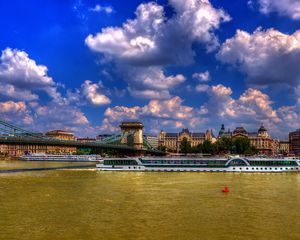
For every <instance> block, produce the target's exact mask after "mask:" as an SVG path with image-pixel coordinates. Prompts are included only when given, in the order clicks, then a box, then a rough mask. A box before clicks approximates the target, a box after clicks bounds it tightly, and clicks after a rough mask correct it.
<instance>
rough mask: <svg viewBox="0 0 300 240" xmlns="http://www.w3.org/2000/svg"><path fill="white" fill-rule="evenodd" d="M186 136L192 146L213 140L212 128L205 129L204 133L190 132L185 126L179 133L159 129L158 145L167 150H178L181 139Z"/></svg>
mask: <svg viewBox="0 0 300 240" xmlns="http://www.w3.org/2000/svg"><path fill="white" fill-rule="evenodd" d="M184 138H186V139H187V141H189V142H190V143H191V146H192V147H195V146H197V145H199V144H202V143H203V142H204V141H205V140H209V141H212V142H214V140H215V138H214V136H213V133H212V130H207V131H206V133H202V132H195V133H193V132H190V131H189V130H188V129H187V128H185V129H182V131H181V132H179V133H168V132H164V131H161V132H160V134H159V143H158V145H159V146H164V147H166V149H167V150H168V151H173V152H179V150H180V143H181V141H182V140H183V139H184Z"/></svg>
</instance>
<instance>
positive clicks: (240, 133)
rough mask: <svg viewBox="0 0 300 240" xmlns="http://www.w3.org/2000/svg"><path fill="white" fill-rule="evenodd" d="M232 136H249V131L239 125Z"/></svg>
mask: <svg viewBox="0 0 300 240" xmlns="http://www.w3.org/2000/svg"><path fill="white" fill-rule="evenodd" d="M232 136H233V137H247V136H248V132H247V131H246V130H245V128H243V127H237V128H236V129H234V131H233V135H232Z"/></svg>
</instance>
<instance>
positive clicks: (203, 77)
mask: <svg viewBox="0 0 300 240" xmlns="http://www.w3.org/2000/svg"><path fill="white" fill-rule="evenodd" d="M192 77H193V78H195V79H198V80H199V81H200V82H208V81H209V80H210V74H209V71H205V72H199V73H194V74H193V76H192Z"/></svg>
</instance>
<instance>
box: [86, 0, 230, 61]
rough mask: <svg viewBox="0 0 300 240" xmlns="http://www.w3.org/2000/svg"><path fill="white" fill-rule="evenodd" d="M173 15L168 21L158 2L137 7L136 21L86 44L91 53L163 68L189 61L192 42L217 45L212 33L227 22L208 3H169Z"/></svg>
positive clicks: (178, 0) (183, 0)
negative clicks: (174, 12)
mask: <svg viewBox="0 0 300 240" xmlns="http://www.w3.org/2000/svg"><path fill="white" fill-rule="evenodd" d="M170 5H171V6H172V7H173V8H174V9H175V11H176V14H175V16H173V17H172V18H170V19H167V18H166V17H165V14H164V8H163V6H161V5H158V4H157V3H154V2H150V3H143V4H140V5H139V6H138V8H137V10H136V12H135V15H136V18H135V19H130V20H127V21H126V22H125V23H124V24H123V26H122V27H107V28H103V29H102V30H101V32H99V33H97V34H96V35H94V36H93V35H89V36H88V37H87V38H86V40H85V42H86V44H87V45H88V46H89V47H90V48H91V49H92V50H94V51H96V52H101V53H104V54H109V55H110V56H113V57H115V58H117V59H119V60H122V61H125V62H128V63H131V64H134V65H147V66H153V65H166V64H170V63H181V64H182V63H183V64H186V63H187V62H191V61H192V58H193V55H194V52H193V50H192V43H193V42H200V43H204V44H207V45H208V46H209V47H212V45H217V42H218V41H217V38H216V37H215V35H214V34H213V30H215V29H218V28H219V25H220V24H221V23H222V22H224V21H228V20H229V16H228V15H227V14H226V13H225V12H224V11H223V10H220V9H215V8H214V7H213V6H212V5H211V4H210V2H209V1H207V0H189V1H186V0H173V1H172V0H171V1H170Z"/></svg>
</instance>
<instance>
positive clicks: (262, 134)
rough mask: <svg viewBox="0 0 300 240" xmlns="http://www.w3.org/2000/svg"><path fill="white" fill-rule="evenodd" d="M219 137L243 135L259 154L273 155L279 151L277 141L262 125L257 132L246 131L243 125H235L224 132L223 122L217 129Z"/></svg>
mask: <svg viewBox="0 0 300 240" xmlns="http://www.w3.org/2000/svg"><path fill="white" fill-rule="evenodd" d="M218 137H219V138H220V137H230V138H238V137H245V138H248V139H249V140H250V144H251V146H254V147H255V148H256V149H257V150H258V151H259V153H260V154H264V155H274V154H277V153H278V152H279V141H278V140H275V139H272V137H271V136H270V134H269V133H268V131H267V129H266V128H265V127H264V126H263V125H262V126H261V127H260V128H259V129H258V131H257V132H247V131H246V129H245V128H243V127H237V128H235V129H234V131H233V132H230V131H229V130H228V131H227V132H225V127H224V124H222V126H221V130H220V131H219V136H218Z"/></svg>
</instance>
